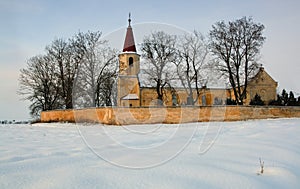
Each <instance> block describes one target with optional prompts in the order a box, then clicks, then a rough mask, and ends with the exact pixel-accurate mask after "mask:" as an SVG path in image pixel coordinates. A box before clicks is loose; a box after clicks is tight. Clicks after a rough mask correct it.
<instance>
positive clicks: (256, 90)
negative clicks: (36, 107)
mask: <svg viewBox="0 0 300 189" xmlns="http://www.w3.org/2000/svg"><path fill="white" fill-rule="evenodd" d="M118 63H119V73H118V81H117V82H118V85H117V90H118V91H117V92H118V95H117V106H118V107H148V106H157V94H156V89H155V87H149V86H145V85H143V83H142V82H141V79H140V78H141V74H142V72H140V55H139V54H138V53H137V49H136V46H135V41H134V35H133V29H132V26H131V19H130V17H129V19H128V27H127V31H126V35H125V41H124V46H123V50H122V52H121V53H120V54H119V55H118ZM277 85H278V83H277V82H276V81H275V80H274V79H273V78H272V77H271V76H270V75H269V74H268V73H267V72H266V71H265V69H264V68H263V67H261V68H260V69H259V71H258V72H257V74H256V75H255V76H254V77H253V78H251V79H250V80H249V82H248V87H247V97H246V99H245V101H244V104H245V105H249V103H250V101H251V99H253V98H254V96H255V95H256V94H258V95H260V97H261V99H262V100H263V101H264V103H265V104H268V103H269V102H270V101H272V100H275V99H276V96H277V93H276V89H277ZM195 95H196V91H195ZM226 99H234V93H233V90H232V89H230V88H208V87H206V86H205V87H202V88H201V89H200V95H199V96H198V101H197V102H196V104H195V105H197V106H212V105H225V103H226ZM187 101H188V95H187V93H186V91H185V90H184V89H183V88H180V87H178V88H175V89H174V88H165V91H164V99H163V104H164V105H165V106H182V105H186V104H187Z"/></svg>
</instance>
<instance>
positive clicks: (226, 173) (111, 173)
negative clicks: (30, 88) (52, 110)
mask: <svg viewBox="0 0 300 189" xmlns="http://www.w3.org/2000/svg"><path fill="white" fill-rule="evenodd" d="M299 125H300V119H298V118H294V119H275V120H253V121H241V122H212V123H189V124H182V125H164V124H156V125H139V126H136V125H135V126H123V127H120V126H102V125H91V124H66V123H65V124H62V123H49V124H34V125H21V126H18V125H0V188H299V186H300V180H299V177H300V137H299V135H300V127H299ZM259 158H261V159H262V161H264V165H265V167H264V173H263V174H262V175H258V174H257V173H258V172H259V171H260V164H259Z"/></svg>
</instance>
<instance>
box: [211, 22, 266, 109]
mask: <svg viewBox="0 0 300 189" xmlns="http://www.w3.org/2000/svg"><path fill="white" fill-rule="evenodd" d="M212 27H213V28H212V30H211V31H210V33H209V35H210V48H211V51H212V53H213V54H214V55H215V57H216V58H217V61H216V62H217V64H216V66H217V69H218V70H219V71H220V72H221V73H222V74H223V75H225V76H227V77H228V78H229V83H230V85H231V87H232V89H233V91H234V96H235V100H236V102H237V104H239V105H242V104H243V100H244V99H245V98H246V94H247V84H248V80H249V78H250V77H251V75H252V74H253V73H254V72H255V71H256V70H257V68H258V64H257V58H258V55H259V52H260V48H261V47H262V45H263V42H264V41H265V37H264V36H263V34H262V32H263V30H264V25H262V24H260V23H254V22H253V20H252V18H246V17H243V18H241V19H238V20H236V21H233V22H228V24H226V23H225V22H224V21H221V22H217V23H216V24H215V25H213V26H212Z"/></svg>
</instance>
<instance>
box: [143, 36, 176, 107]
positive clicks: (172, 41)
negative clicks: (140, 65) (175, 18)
mask: <svg viewBox="0 0 300 189" xmlns="http://www.w3.org/2000/svg"><path fill="white" fill-rule="evenodd" d="M175 45H176V36H172V35H169V34H166V33H165V32H163V31H158V32H153V33H151V34H150V35H149V36H146V37H145V38H144V39H143V43H142V45H141V50H142V56H143V57H144V58H145V63H146V66H147V68H146V69H145V70H144V72H145V74H146V77H147V78H148V79H149V80H150V81H154V84H155V85H154V86H155V88H156V93H157V99H158V105H163V100H164V99H163V96H164V88H165V87H166V86H167V84H169V81H170V79H172V77H173V76H174V72H175V73H176V71H175V70H173V71H172V69H171V68H172V66H173V64H172V62H173V61H174V57H175V56H176V48H175ZM152 83H153V82H152Z"/></svg>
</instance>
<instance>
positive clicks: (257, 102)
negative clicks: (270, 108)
mask: <svg viewBox="0 0 300 189" xmlns="http://www.w3.org/2000/svg"><path fill="white" fill-rule="evenodd" d="M250 105H255V106H263V105H265V103H264V101H262V99H261V97H260V96H259V95H258V94H256V95H255V96H254V98H253V99H252V100H251V101H250Z"/></svg>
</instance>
